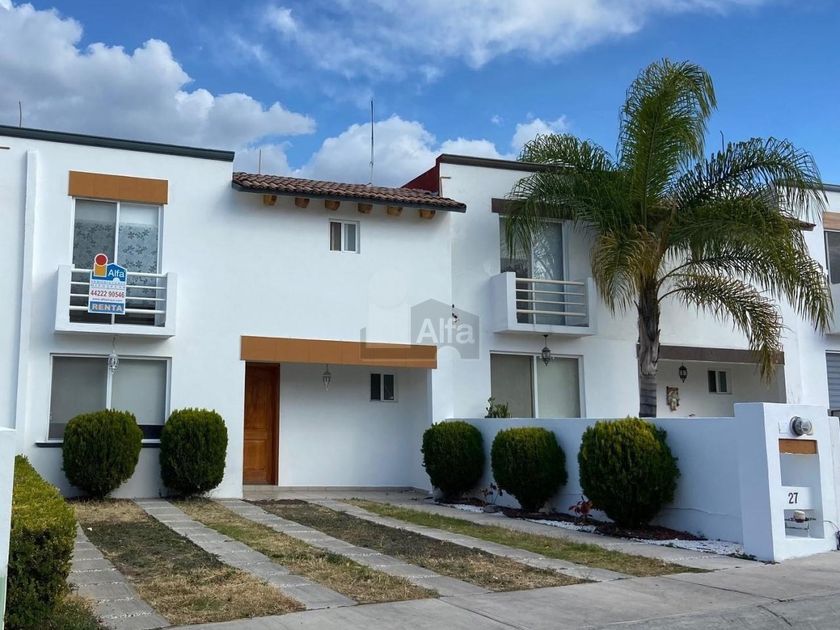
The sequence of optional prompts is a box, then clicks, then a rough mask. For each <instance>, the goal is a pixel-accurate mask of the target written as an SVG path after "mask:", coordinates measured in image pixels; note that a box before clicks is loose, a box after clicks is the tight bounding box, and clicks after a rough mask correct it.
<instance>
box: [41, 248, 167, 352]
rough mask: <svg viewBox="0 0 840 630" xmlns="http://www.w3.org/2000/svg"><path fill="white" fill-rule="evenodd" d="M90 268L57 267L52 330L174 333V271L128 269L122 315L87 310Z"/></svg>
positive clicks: (162, 335) (109, 333) (149, 334)
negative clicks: (53, 325) (155, 271)
mask: <svg viewBox="0 0 840 630" xmlns="http://www.w3.org/2000/svg"><path fill="white" fill-rule="evenodd" d="M89 288H90V269H74V268H73V267H72V266H70V265H61V266H59V268H58V295H57V299H56V309H55V330H56V332H73V333H94V334H106V335H129V336H135V337H172V336H173V335H174V334H175V295H176V292H177V291H176V289H177V278H176V275H175V274H174V273H163V274H157V273H132V272H130V271H129V272H128V284H127V290H126V300H125V302H126V308H125V315H108V314H100V313H88V290H89Z"/></svg>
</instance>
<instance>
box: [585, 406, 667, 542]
mask: <svg viewBox="0 0 840 630" xmlns="http://www.w3.org/2000/svg"><path fill="white" fill-rule="evenodd" d="M665 438H666V433H665V431H664V430H662V429H659V428H657V427H656V426H655V425H653V424H652V423H650V422H646V421H644V420H640V419H639V418H625V419H624V420H614V421H602V422H597V423H595V425H593V426H591V427H589V428H588V429H586V431H585V432H584V434H583V438H582V441H581V445H580V451H579V452H578V463H579V464H580V485H581V488H583V492H584V493H585V494H586V496H587V497H589V499H590V500H591V501H592V504H593V505H594V507H595V508H597V509H599V510H602V511H603V512H605V513H606V515H607V516H609V517H610V518H611V519H612V520H613V521H615V522H616V523H617V524H618V525H621V526H622V527H636V526H638V525H643V524H645V523H647V522H648V521H650V520H651V519H652V518H653V517H654V516H656V514H657V513H658V512H659V510H660V509H661V508H662V506H663V505H664V504H666V503H668V502H670V501H671V500H673V498H674V491H675V490H676V488H677V479H678V478H679V476H680V470H679V468H678V467H677V459H676V458H675V457H674V456H673V455H672V454H671V449H670V448H668V443H667V442H666V440H665Z"/></svg>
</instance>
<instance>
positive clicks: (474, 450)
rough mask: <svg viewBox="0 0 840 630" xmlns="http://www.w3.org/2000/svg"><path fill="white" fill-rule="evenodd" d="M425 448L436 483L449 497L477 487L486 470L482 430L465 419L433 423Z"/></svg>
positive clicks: (425, 458)
mask: <svg viewBox="0 0 840 630" xmlns="http://www.w3.org/2000/svg"><path fill="white" fill-rule="evenodd" d="M421 450H422V452H423V466H424V467H425V468H426V473H427V474H428V475H429V479H430V480H431V482H432V485H433V486H434V487H435V488H437V489H439V490H440V491H441V492H443V495H444V496H445V497H447V498H454V497H457V496H458V495H460V494H462V493H464V492H466V491H467V490H470V489H472V488H474V487H475V485H476V484H477V483H478V480H479V479H481V475H482V473H483V472H484V440H482V438H481V432H480V431H479V430H478V429H476V428H475V427H474V426H473V425H471V424H470V423H468V422H464V421H463V420H457V421H455V422H440V423H438V424H434V425H432V426H430V427H429V428H428V429H426V432H425V433H423V447H422V449H421Z"/></svg>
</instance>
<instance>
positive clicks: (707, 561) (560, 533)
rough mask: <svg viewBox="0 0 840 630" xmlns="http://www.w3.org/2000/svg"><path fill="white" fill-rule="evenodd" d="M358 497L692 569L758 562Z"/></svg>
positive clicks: (392, 498)
mask: <svg viewBox="0 0 840 630" xmlns="http://www.w3.org/2000/svg"><path fill="white" fill-rule="evenodd" d="M367 495H370V496H367ZM359 498H369V499H370V500H371V501H379V502H381V503H382V502H384V503H390V504H392V505H396V506H399V507H405V508H410V509H413V510H418V511H421V512H428V513H430V514H439V515H441V516H449V517H451V518H457V519H461V520H463V521H470V522H471V523H476V524H478V525H496V526H497V527H505V528H507V529H512V530H515V531H520V532H526V533H529V534H537V535H540V536H550V537H552V538H565V539H566V540H572V541H574V542H581V543H589V544H591V545H597V546H599V547H603V548H604V549H609V550H611V551H621V552H623V553H627V554H631V555H635V556H644V557H646V558H656V559H659V560H663V561H664V562H670V563H672V564H681V565H683V566H686V567H692V568H694V569H705V570H709V571H715V570H718V569H734V568H737V567H746V566H752V565H757V564H761V563H759V562H755V561H753V560H745V559H742V558H732V557H730V556H720V555H717V554H713V553H705V552H702V551H691V550H689V549H678V548H675V547H662V546H660V545H649V544H647V543H642V542H634V541H632V540H625V539H623V538H613V537H610V536H601V535H599V534H590V533H588V532H578V531H575V530H569V529H563V528H560V527H552V526H551V525H543V524H541V523H534V522H532V521H526V520H524V519H518V518H508V517H507V516H505V515H504V514H501V513H496V514H486V513H484V512H465V511H463V510H458V509H455V508H451V507H447V506H444V505H438V504H436V503H433V502H430V501H429V502H427V501H417V500H414V499H413V498H412V497H411V496H410V495H408V496H407V497H403V496H401V495H396V494H394V495H389V496H377V495H376V494H375V493H364V494H362V495H359Z"/></svg>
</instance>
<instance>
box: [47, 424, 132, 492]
mask: <svg viewBox="0 0 840 630" xmlns="http://www.w3.org/2000/svg"><path fill="white" fill-rule="evenodd" d="M142 440H143V432H142V431H141V430H140V427H138V426H137V419H136V418H135V417H134V414H133V413H130V412H128V411H115V410H113V409H104V410H102V411H94V412H93V413H83V414H80V415H78V416H76V417H75V418H73V419H72V420H70V422H68V423H67V428H66V429H65V430H64V446H63V447H62V453H63V455H64V474H65V475H67V480H68V481H69V482H70V483H72V484H73V485H74V486H76V487H77V488H81V489H82V490H84V491H85V492H87V493H88V494H89V495H90V496H92V497H96V498H98V499H101V498H103V497H105V496H107V495H108V493H110V492H111V491H112V490H116V489H117V488H119V487H120V485H122V483H123V482H125V481H126V480H127V479H128V478H129V477H131V475H132V474H133V473H134V469H135V468H136V467H137V460H138V459H139V457H140V445H141V442H142Z"/></svg>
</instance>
